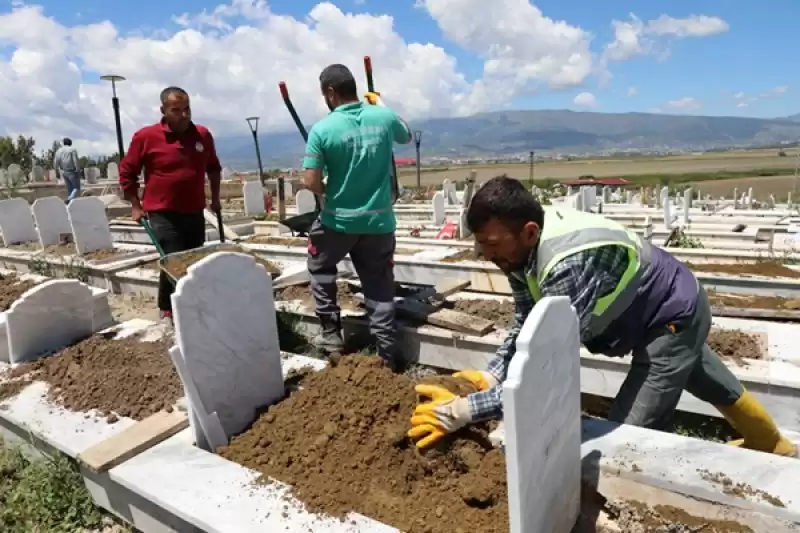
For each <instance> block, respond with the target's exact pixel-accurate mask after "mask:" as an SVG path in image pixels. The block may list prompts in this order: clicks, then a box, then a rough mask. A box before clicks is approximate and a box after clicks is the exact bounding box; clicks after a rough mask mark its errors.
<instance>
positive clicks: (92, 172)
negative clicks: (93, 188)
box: [83, 167, 100, 185]
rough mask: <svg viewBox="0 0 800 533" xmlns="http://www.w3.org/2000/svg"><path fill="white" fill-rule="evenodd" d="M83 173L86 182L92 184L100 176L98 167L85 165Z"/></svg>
mask: <svg viewBox="0 0 800 533" xmlns="http://www.w3.org/2000/svg"><path fill="white" fill-rule="evenodd" d="M83 175H84V177H85V178H86V183H88V184H89V185H94V184H95V183H97V178H98V177H99V176H100V169H99V168H97V167H86V168H85V169H83Z"/></svg>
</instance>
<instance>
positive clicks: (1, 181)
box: [0, 168, 8, 187]
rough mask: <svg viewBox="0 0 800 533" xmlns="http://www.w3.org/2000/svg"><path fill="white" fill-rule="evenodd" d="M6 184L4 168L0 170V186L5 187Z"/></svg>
mask: <svg viewBox="0 0 800 533" xmlns="http://www.w3.org/2000/svg"><path fill="white" fill-rule="evenodd" d="M7 184H8V174H6V170H5V169H4V168H0V186H3V187H5V186H6V185H7Z"/></svg>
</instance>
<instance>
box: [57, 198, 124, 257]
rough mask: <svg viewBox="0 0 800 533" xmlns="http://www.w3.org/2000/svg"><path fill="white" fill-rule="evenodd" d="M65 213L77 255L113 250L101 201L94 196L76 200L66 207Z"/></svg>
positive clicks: (104, 209) (104, 208)
mask: <svg viewBox="0 0 800 533" xmlns="http://www.w3.org/2000/svg"><path fill="white" fill-rule="evenodd" d="M67 213H68V214H69V223H70V226H72V236H73V238H74V239H75V246H76V248H77V250H78V254H79V255H83V254H88V253H91V252H96V251H97V250H111V249H113V248H114V242H113V241H112V240H111V230H110V229H109V227H108V218H107V217H106V207H105V205H104V204H103V201H102V200H100V199H99V198H96V197H94V196H87V197H84V198H76V199H74V200H72V201H71V202H70V203H69V205H68V206H67Z"/></svg>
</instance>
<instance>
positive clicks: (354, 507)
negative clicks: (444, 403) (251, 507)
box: [218, 355, 509, 533]
mask: <svg viewBox="0 0 800 533" xmlns="http://www.w3.org/2000/svg"><path fill="white" fill-rule="evenodd" d="M431 380H433V382H434V383H436V384H442V385H445V386H448V388H455V387H458V389H459V390H458V392H460V393H461V394H466V393H469V392H473V391H474V388H472V387H471V384H469V383H467V382H462V380H455V379H453V378H452V377H449V376H448V377H445V378H430V379H425V380H424V381H425V382H431ZM413 386H414V382H413V381H412V380H410V379H409V378H407V377H405V376H402V375H397V374H394V373H392V372H391V371H390V370H389V369H387V368H385V367H384V366H383V365H382V363H381V361H380V360H379V359H378V358H377V357H371V356H358V355H354V356H350V357H345V358H343V359H342V360H341V362H340V363H339V364H338V365H337V366H334V367H329V368H326V369H325V370H322V371H320V372H315V373H312V374H310V375H308V376H306V377H305V379H304V380H303V384H302V389H300V390H297V391H295V392H293V393H292V394H291V395H290V396H289V397H288V398H287V399H285V400H283V401H282V402H280V403H278V404H276V405H273V406H272V407H270V409H269V410H268V411H267V412H266V413H265V414H264V415H262V416H261V417H260V418H259V419H258V420H257V421H256V422H255V424H254V425H253V427H252V428H251V429H250V430H248V431H247V432H245V433H243V434H242V435H239V436H237V437H235V438H234V439H233V440H232V441H231V444H230V445H228V446H225V447H222V448H220V449H219V450H218V452H219V453H220V454H221V455H222V456H223V457H225V458H227V459H229V460H231V461H234V462H236V463H239V464H242V465H244V466H246V467H248V468H251V469H254V470H257V471H259V472H261V473H262V474H264V476H271V477H273V478H275V479H278V480H280V481H283V482H285V483H288V484H289V485H290V486H291V487H292V492H293V495H294V496H295V497H297V498H298V499H299V500H300V501H302V502H303V503H305V505H306V507H307V508H308V510H309V511H311V512H317V513H323V514H326V515H330V516H334V517H338V518H344V516H345V515H346V514H347V513H349V512H351V511H354V512H358V513H361V514H364V515H366V516H369V517H372V518H374V519H376V520H379V521H381V522H384V523H386V524H389V525H391V526H393V527H396V528H398V529H400V530H402V531H407V532H408V533H421V532H425V533H453V532H461V533H467V532H469V533H477V532H481V533H484V532H486V533H500V532H503V533H506V532H507V531H508V529H509V524H508V502H507V491H506V475H505V460H504V457H503V454H502V452H500V451H499V450H496V449H493V448H492V445H491V443H490V442H489V439H488V433H489V427H488V425H486V424H477V425H474V426H471V427H469V428H467V429H464V430H462V431H460V432H458V433H457V434H456V435H455V436H453V437H451V438H449V439H447V442H445V443H443V444H441V445H439V446H438V447H435V448H433V449H430V450H428V451H427V452H425V453H422V454H421V453H419V452H418V451H417V449H416V447H415V446H414V444H413V442H412V441H411V440H410V439H408V438H407V437H406V431H407V430H408V428H409V419H410V417H411V413H412V411H413V409H414V406H415V405H416V403H417V395H416V393H415V392H414V389H413ZM264 481H267V480H266V479H265V480H264Z"/></svg>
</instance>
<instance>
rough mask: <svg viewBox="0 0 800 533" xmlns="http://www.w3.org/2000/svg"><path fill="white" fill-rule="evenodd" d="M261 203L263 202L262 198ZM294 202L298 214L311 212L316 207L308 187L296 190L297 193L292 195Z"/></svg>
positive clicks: (312, 194)
mask: <svg viewBox="0 0 800 533" xmlns="http://www.w3.org/2000/svg"><path fill="white" fill-rule="evenodd" d="M261 203H262V204H263V203H264V200H263V198H262V200H261ZM294 203H295V205H296V206H297V214H298V215H303V214H305V213H311V212H313V211H314V210H315V209H316V208H317V204H316V201H315V200H314V193H313V192H311V191H309V190H308V189H301V190H299V191H297V194H295V196H294Z"/></svg>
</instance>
